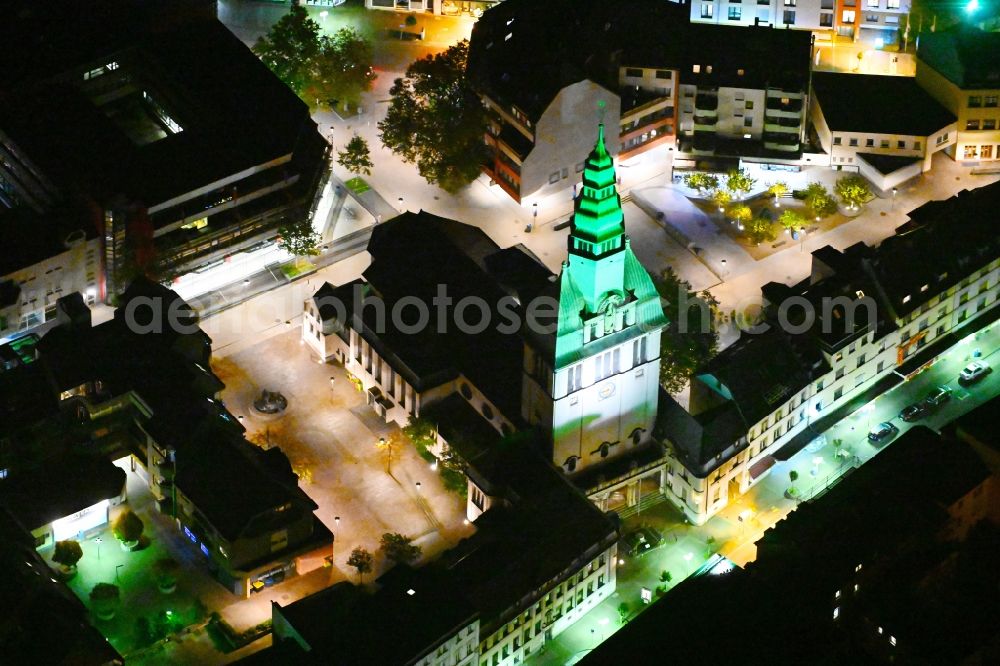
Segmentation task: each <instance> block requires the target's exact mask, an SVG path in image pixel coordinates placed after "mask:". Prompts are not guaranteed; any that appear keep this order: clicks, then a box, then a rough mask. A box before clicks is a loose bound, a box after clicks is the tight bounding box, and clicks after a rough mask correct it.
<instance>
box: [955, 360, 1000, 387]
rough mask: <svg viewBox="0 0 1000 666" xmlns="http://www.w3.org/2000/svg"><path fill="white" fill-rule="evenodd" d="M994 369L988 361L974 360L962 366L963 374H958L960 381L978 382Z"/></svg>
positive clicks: (966, 382)
mask: <svg viewBox="0 0 1000 666" xmlns="http://www.w3.org/2000/svg"><path fill="white" fill-rule="evenodd" d="M992 370H993V368H991V367H990V365H989V363H987V362H986V361H973V362H972V363H970V364H969V365H967V366H965V367H964V368H962V372H961V374H959V375H958V381H959V382H960V383H962V384H972V383H974V382H978V381H979V380H980V379H982V378H983V377H985V376H986V375H988V374H989V373H990V371H992Z"/></svg>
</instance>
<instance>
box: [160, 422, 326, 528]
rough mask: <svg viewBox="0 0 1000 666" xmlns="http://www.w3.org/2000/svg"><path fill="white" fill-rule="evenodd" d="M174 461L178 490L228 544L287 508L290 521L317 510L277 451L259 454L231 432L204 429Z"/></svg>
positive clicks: (285, 459)
mask: <svg viewBox="0 0 1000 666" xmlns="http://www.w3.org/2000/svg"><path fill="white" fill-rule="evenodd" d="M191 439H192V441H191V443H190V444H189V445H188V446H187V447H186V448H185V449H184V450H183V451H181V452H180V453H179V454H178V456H177V477H176V481H175V483H176V484H177V489H178V490H179V491H181V492H183V493H184V495H186V496H187V497H188V498H189V499H190V500H191V501H192V502H194V504H195V506H197V507H198V510H199V511H201V513H202V514H204V516H205V517H206V518H207V519H208V521H209V522H210V523H212V525H213V526H214V527H215V528H216V529H218V530H219V532H220V533H221V534H222V536H224V537H225V538H226V539H228V540H229V541H233V540H235V539H236V538H238V537H239V536H241V535H244V534H247V533H249V532H251V531H253V524H254V522H255V520H256V519H259V518H260V517H261V516H262V515H263V514H266V513H267V512H269V511H271V510H272V509H275V508H277V507H280V506H283V505H285V504H291V505H292V508H291V509H288V510H286V511H285V512H284V514H283V515H286V514H287V519H288V520H289V521H291V520H294V519H297V518H299V517H300V516H301V512H303V511H312V510H314V509H315V508H316V504H315V503H314V502H313V501H312V500H311V499H309V497H308V496H307V495H306V494H305V493H303V492H302V491H301V490H300V489H299V488H298V486H297V485H296V484H297V482H298V479H297V477H296V476H295V474H294V473H293V472H292V468H291V465H290V464H289V462H288V458H286V457H285V455H284V453H282V452H281V449H277V448H274V449H268V450H267V451H264V450H261V449H259V448H257V447H256V446H253V445H252V444H250V443H249V442H247V441H246V440H244V439H242V438H237V437H234V436H233V435H232V433H230V432H226V431H222V430H219V429H215V428H205V429H202V430H200V431H199V432H197V433H195V434H194V435H193V436H192V437H191Z"/></svg>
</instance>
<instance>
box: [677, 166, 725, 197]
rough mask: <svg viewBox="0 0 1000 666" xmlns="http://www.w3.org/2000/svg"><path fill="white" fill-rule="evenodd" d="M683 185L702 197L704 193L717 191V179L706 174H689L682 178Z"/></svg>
mask: <svg viewBox="0 0 1000 666" xmlns="http://www.w3.org/2000/svg"><path fill="white" fill-rule="evenodd" d="M684 184H685V185H687V186H688V187H690V188H691V189H692V190H695V191H696V192H698V194H701V195H704V194H705V193H706V192H711V191H712V190H717V189H719V177H718V176H713V175H712V174H708V173H700V172H696V173H689V174H685V176H684Z"/></svg>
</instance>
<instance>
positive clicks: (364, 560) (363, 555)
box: [347, 547, 375, 582]
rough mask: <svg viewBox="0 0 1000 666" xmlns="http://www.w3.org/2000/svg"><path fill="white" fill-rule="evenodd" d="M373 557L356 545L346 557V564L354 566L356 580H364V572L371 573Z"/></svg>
mask: <svg viewBox="0 0 1000 666" xmlns="http://www.w3.org/2000/svg"><path fill="white" fill-rule="evenodd" d="M374 563H375V558H374V557H372V554H371V553H369V552H368V551H367V550H365V549H364V548H361V547H358V548H355V549H354V550H352V551H351V556H350V557H348V558H347V566H349V567H354V568H355V569H356V570H357V572H358V580H360V581H361V582H364V579H365V574H366V573H371V570H372V565H373V564H374Z"/></svg>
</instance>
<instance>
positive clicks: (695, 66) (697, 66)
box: [691, 65, 701, 74]
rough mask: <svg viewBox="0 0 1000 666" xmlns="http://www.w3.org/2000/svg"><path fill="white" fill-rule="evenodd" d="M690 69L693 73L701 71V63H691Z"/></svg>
mask: <svg viewBox="0 0 1000 666" xmlns="http://www.w3.org/2000/svg"><path fill="white" fill-rule="evenodd" d="M691 71H692V72H694V73H695V74H700V73H701V65H691Z"/></svg>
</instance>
